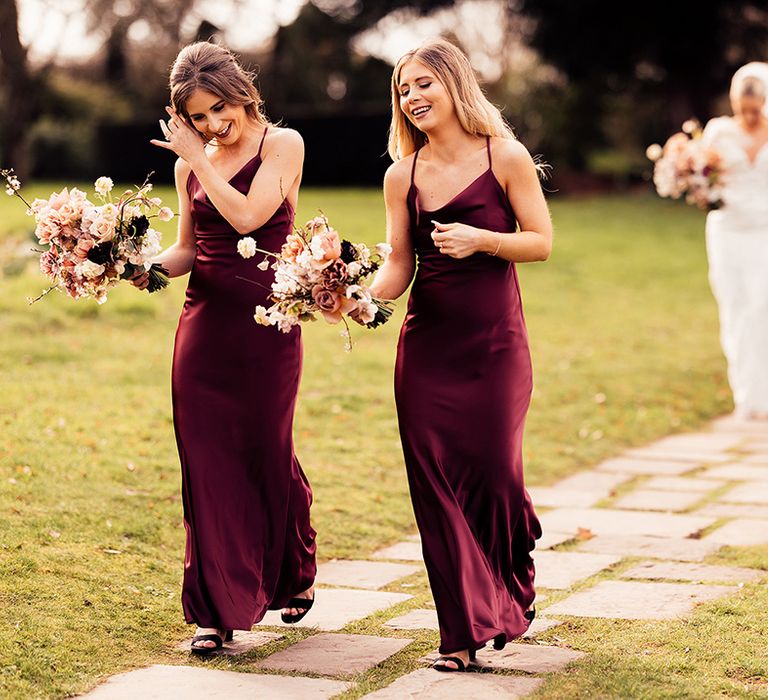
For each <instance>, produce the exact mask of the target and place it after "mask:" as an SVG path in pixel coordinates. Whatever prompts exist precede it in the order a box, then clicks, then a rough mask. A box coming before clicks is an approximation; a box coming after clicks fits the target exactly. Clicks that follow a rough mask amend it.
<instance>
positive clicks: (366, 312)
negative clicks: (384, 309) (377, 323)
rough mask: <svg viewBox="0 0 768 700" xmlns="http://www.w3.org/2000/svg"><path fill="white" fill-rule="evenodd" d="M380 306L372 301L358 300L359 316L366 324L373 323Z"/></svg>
mask: <svg viewBox="0 0 768 700" xmlns="http://www.w3.org/2000/svg"><path fill="white" fill-rule="evenodd" d="M378 310H379V307H378V306H376V304H374V303H373V302H372V301H367V300H365V299H361V300H359V301H358V302H357V313H358V318H359V319H360V320H361V321H362V322H363V323H365V324H368V323H371V321H373V319H374V318H376V313H377V312H378Z"/></svg>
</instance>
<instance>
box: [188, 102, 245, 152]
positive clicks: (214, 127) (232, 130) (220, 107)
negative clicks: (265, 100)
mask: <svg viewBox="0 0 768 700" xmlns="http://www.w3.org/2000/svg"><path fill="white" fill-rule="evenodd" d="M184 106H185V109H186V112H187V114H188V115H189V121H190V123H191V124H192V126H193V127H194V128H195V129H197V130H198V131H199V132H200V133H201V134H202V135H203V137H204V138H205V139H206V140H207V141H210V140H211V139H216V143H218V144H220V145H222V146H231V145H233V144H234V143H236V142H237V141H238V139H239V138H240V137H241V136H242V135H243V132H244V131H245V129H246V127H247V124H248V115H247V114H246V112H245V108H244V107H243V106H242V105H234V104H229V103H228V102H226V101H225V100H224V99H222V98H221V97H219V96H218V95H214V94H213V93H212V92H208V91H206V90H202V89H197V90H195V91H194V92H193V93H192V95H191V96H190V98H189V99H188V100H187V103H186V104H185V105H184Z"/></svg>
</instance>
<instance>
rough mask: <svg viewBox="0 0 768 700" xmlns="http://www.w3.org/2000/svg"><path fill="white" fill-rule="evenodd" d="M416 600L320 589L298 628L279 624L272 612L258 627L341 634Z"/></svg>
mask: <svg viewBox="0 0 768 700" xmlns="http://www.w3.org/2000/svg"><path fill="white" fill-rule="evenodd" d="M411 598H413V596H411V595H407V594H405V593H389V592H386V591H360V590H357V589H354V588H320V589H317V599H316V601H315V605H314V607H313V608H312V609H311V610H310V611H309V612H308V613H307V615H306V616H305V617H304V619H303V620H302V621H301V622H299V623H298V624H296V625H286V624H284V623H283V622H282V621H281V620H280V611H279V610H270V611H269V612H268V613H267V614H266V615H265V616H264V619H263V620H262V621H261V622H260V623H259V625H267V626H270V627H317V628H318V629H320V630H323V631H326V632H332V631H334V630H339V629H341V628H342V627H344V626H345V625H347V624H349V623H350V622H352V621H354V620H360V619H362V618H364V617H368V615H372V614H373V613H375V612H378V611H379V610H384V609H386V608H388V607H390V606H392V605H396V604H397V603H402V602H403V601H404V600H410V599H411Z"/></svg>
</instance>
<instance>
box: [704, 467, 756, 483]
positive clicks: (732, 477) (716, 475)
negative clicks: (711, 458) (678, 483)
mask: <svg viewBox="0 0 768 700" xmlns="http://www.w3.org/2000/svg"><path fill="white" fill-rule="evenodd" d="M698 476H700V477H701V478H703V479H725V480H726V481H768V466H765V467H763V466H760V465H757V464H723V465H721V466H719V467H712V468H711V469H707V470H706V471H703V472H701V474H699V475H698Z"/></svg>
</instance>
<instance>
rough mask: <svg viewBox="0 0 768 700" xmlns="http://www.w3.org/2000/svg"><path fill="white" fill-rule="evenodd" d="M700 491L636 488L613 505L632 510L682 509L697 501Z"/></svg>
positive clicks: (699, 498)
mask: <svg viewBox="0 0 768 700" xmlns="http://www.w3.org/2000/svg"><path fill="white" fill-rule="evenodd" d="M701 498H702V496H701V494H700V493H686V492H685V491H655V490H652V489H645V488H643V489H637V490H636V491H632V492H631V493H628V494H626V495H625V496H622V497H621V498H620V499H619V500H617V501H616V502H615V503H614V504H613V505H614V506H616V507H617V508H630V509H632V510H660V511H678V512H679V511H683V510H687V509H688V508H690V507H691V506H692V505H693V504H694V503H698V502H699V501H700V500H701Z"/></svg>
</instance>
